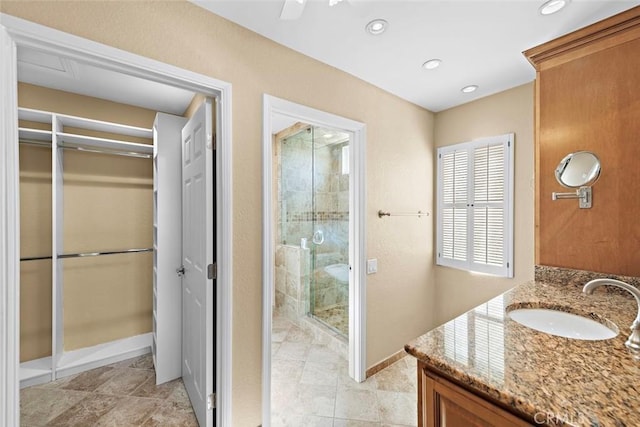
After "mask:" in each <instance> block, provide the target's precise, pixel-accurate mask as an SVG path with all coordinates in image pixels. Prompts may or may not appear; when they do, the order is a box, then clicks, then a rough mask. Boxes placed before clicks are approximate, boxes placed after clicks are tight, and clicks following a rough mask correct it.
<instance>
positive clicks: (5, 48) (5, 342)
mask: <svg viewBox="0 0 640 427" xmlns="http://www.w3.org/2000/svg"><path fill="white" fill-rule="evenodd" d="M18 46H30V47H33V48H37V49H39V50H44V51H49V52H52V53H58V54H63V55H65V56H68V57H71V58H74V59H78V60H80V61H83V62H88V63H90V64H92V65H95V66H99V67H102V68H107V69H110V70H114V71H119V72H123V73H126V74H130V75H134V76H138V77H141V78H144V79H147V80H153V81H157V82H162V83H166V84H170V85H173V86H177V87H181V88H184V89H188V90H192V91H195V92H198V93H202V94H203V95H205V96H210V97H213V98H215V99H216V101H217V108H216V122H217V126H216V144H217V147H216V148H217V149H216V151H215V162H216V197H217V199H218V203H217V208H216V212H215V213H214V215H215V216H216V218H215V221H216V229H217V233H216V236H217V238H216V253H217V265H218V271H217V287H216V297H217V301H216V390H215V392H216V402H215V403H216V417H215V425H216V426H218V427H226V426H231V419H232V417H231V409H232V401H231V398H232V394H231V391H232V390H231V385H232V335H231V333H232V288H231V284H232V261H231V254H232V213H233V212H232V206H233V205H232V181H231V178H232V169H231V168H232V138H231V129H232V117H231V111H232V108H231V100H232V91H231V84H230V83H228V82H224V81H221V80H217V79H214V78H211V77H208V76H205V75H203V74H198V73H194V72H192V71H189V70H185V69H182V68H179V67H175V66H173V65H169V64H165V63H163V62H160V61H156V60H153V59H150V58H146V57H143V56H140V55H136V54H133V53H130V52H127V51H124V50H120V49H117V48H114V47H111V46H107V45H104V44H101V43H97V42H94V41H91V40H88V39H84V38H81V37H78V36H75V35H72V34H69V33H64V32H62V31H58V30H55V29H52V28H49V27H45V26H43V25H40V24H36V23H33V22H30V21H27V20H24V19H20V18H16V17H14V16H11V15H6V14H2V13H0V53H1V54H2V55H1V56H2V58H3V61H2V65H1V68H0V71H1V73H0V93H1V94H2V96H1V99H0V123H2V130H1V131H0V170H1V172H0V377H2V378H5V379H6V380H4V381H3V382H2V384H0V425H18V424H19V419H20V410H19V399H20V392H19V387H20V378H19V372H20V369H19V368H20V362H19V361H20V358H19V351H20V329H19V328H20V264H19V260H20V200H19V189H20V188H19V165H18V102H17V99H18V93H17V91H18V75H17V57H16V53H17V47H18ZM211 220H212V221H213V220H214V218H211ZM211 333H213V331H211ZM207 427H213V426H207Z"/></svg>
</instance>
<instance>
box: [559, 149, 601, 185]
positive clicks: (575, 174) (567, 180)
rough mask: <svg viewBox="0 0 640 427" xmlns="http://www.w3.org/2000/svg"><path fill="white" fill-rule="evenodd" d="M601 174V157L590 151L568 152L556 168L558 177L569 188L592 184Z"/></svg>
mask: <svg viewBox="0 0 640 427" xmlns="http://www.w3.org/2000/svg"><path fill="white" fill-rule="evenodd" d="M599 176H600V159H598V156H596V155H595V154H593V153H592V152H590V151H578V152H575V153H571V154H568V155H567V156H566V157H565V158H564V159H562V160H561V161H560V164H559V165H558V167H557V168H556V179H557V180H558V182H559V183H560V185H563V186H565V187H568V188H579V187H583V186H585V185H587V186H589V185H592V184H593V183H594V182H596V181H597V180H598V177H599Z"/></svg>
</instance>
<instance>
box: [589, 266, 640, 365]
mask: <svg viewBox="0 0 640 427" xmlns="http://www.w3.org/2000/svg"><path fill="white" fill-rule="evenodd" d="M602 285H610V286H616V287H618V288H622V289H625V290H627V291H629V292H631V295H633V296H634V298H635V299H636V302H637V303H638V315H637V316H636V320H634V321H633V323H632V324H631V335H629V338H628V339H627V341H626V342H625V343H624V344H625V345H626V346H627V348H628V349H629V351H630V352H631V354H632V355H633V357H634V358H636V359H640V290H638V289H637V288H635V287H633V286H631V285H630V284H628V283H625V282H622V281H620V280H615V279H594V280H591V281H589V282H588V283H587V284H586V285H584V288H582V291H583V292H584V293H585V294H587V295H591V294H592V293H593V291H594V289H596V288H598V287H600V286H602Z"/></svg>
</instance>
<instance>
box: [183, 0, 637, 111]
mask: <svg viewBox="0 0 640 427" xmlns="http://www.w3.org/2000/svg"><path fill="white" fill-rule="evenodd" d="M194 3H196V4H198V5H199V6H201V7H203V8H205V9H207V10H210V11H212V12H213V13H216V14H218V15H220V16H223V17H224V18H227V19H229V20H231V21H233V22H236V23H237V24H239V25H242V26H243V27H246V28H248V29H250V30H253V31H255V32H257V33H259V34H262V35H263V36H265V37H267V38H270V39H272V40H274V41H276V42H278V43H280V44H283V45H285V46H288V47H290V48H292V49H294V50H296V51H299V52H301V53H303V54H305V55H308V56H311V57H313V58H315V59H317V60H319V61H322V62H324V63H327V64H329V65H332V66H334V67H336V68H339V69H341V70H344V71H346V72H348V73H350V74H352V75H354V76H357V77H359V78H361V79H363V80H365V81H367V82H370V83H371V84H373V85H375V86H378V87H380V88H382V89H384V90H386V91H388V92H391V93H393V94H395V95H397V96H399V97H401V98H404V99H406V100H408V101H410V102H413V103H415V104H418V105H420V106H423V107H424V108H427V109H429V110H431V111H434V112H437V111H442V110H445V109H447V108H450V107H453V106H456V105H460V104H463V103H466V102H469V101H471V100H473V99H477V98H481V97H484V96H487V95H490V94H493V93H497V92H501V91H503V90H506V89H509V88H511V87H515V86H518V85H521V84H524V83H526V82H530V81H532V80H533V79H534V78H535V73H534V69H533V67H532V66H531V65H530V64H529V63H528V62H527V60H526V59H525V57H524V56H523V55H522V51H524V50H526V49H529V48H531V47H534V46H537V45H539V44H541V43H544V42H547V41H549V40H552V39H554V38H556V37H558V36H561V35H564V34H567V33H569V32H572V31H573V30H576V29H578V28H581V27H584V26H586V25H588V24H591V23H594V22H597V21H600V20H601V19H604V18H606V17H609V16H611V15H614V14H616V13H618V12H621V11H623V10H627V9H630V8H632V7H634V6H637V5H639V4H640V1H638V0H624V1H614V0H573V1H572V2H571V3H569V5H568V6H567V7H566V8H565V9H563V10H561V11H560V12H558V13H557V14H555V15H549V16H542V15H540V14H539V13H538V9H539V7H540V5H541V4H542V3H543V1H542V0H499V1H485V0H468V1H463V0H440V1H437V0H395V1H390V0H386V1H384V0H345V1H343V2H341V3H338V4H337V5H335V6H329V0H306V5H305V7H304V10H303V13H302V16H301V17H300V18H299V19H296V20H281V19H280V12H281V10H282V7H283V4H284V0H209V1H198V0H195V1H194ZM377 18H382V19H385V20H386V21H388V23H389V26H388V30H387V31H386V32H385V33H384V34H382V35H380V36H372V35H370V34H368V33H366V32H365V30H364V28H365V25H366V24H367V23H368V22H369V21H371V20H373V19H377ZM431 58H439V59H442V61H443V63H442V65H441V66H440V67H439V68H437V69H435V70H430V71H429V70H425V69H423V68H422V64H423V63H424V62H425V61H426V60H428V59H431ZM471 84H475V85H478V86H479V89H478V90H477V91H476V92H474V93H472V94H464V93H462V92H461V91H460V89H461V88H462V87H463V86H466V85H471Z"/></svg>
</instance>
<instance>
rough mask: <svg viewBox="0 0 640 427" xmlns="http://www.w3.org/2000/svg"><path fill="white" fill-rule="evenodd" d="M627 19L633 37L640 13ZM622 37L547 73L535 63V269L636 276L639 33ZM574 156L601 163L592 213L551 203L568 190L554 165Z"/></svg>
mask: <svg viewBox="0 0 640 427" xmlns="http://www.w3.org/2000/svg"><path fill="white" fill-rule="evenodd" d="M626 16H627V17H629V16H631V17H632V18H633V17H634V16H635V18H633V19H635V22H636V23H635V24H634V25H631V26H629V28H630V29H629V31H632V32H633V33H634V34H639V32H638V31H637V28H639V27H640V19H638V16H640V8H635V9H634V10H632V11H631V12H628V13H626ZM633 19H631V21H629V20H628V19H627V20H626V21H625V22H627V24H628V23H629V22H633ZM614 21H615V19H614ZM600 26H602V25H601V24H600ZM582 33H583V34H584V31H583V32H582ZM627 36H628V34H626V35H625V34H620V40H622V42H621V43H619V44H616V43H615V42H612V38H611V37H607V38H606V40H600V41H599V40H597V39H596V40H595V41H593V42H592V43H606V45H607V46H606V48H604V49H593V47H592V46H589V45H587V46H585V47H584V49H586V50H588V54H586V55H580V51H579V50H578V51H575V50H574V51H572V59H571V60H570V61H561V60H559V59H558V57H557V56H556V57H554V61H556V63H557V65H555V66H552V67H548V66H547V67H545V66H544V63H542V64H536V66H537V68H538V78H537V82H536V90H537V102H536V109H537V112H536V113H537V129H536V134H537V138H536V139H537V142H536V144H537V149H536V152H537V156H538V159H537V168H536V180H537V189H538V194H539V197H538V200H537V206H536V210H537V212H536V214H537V223H536V229H537V233H536V254H537V259H536V263H537V264H542V265H551V266H559V267H567V268H575V269H581V270H590V271H598V272H604V273H611V274H620V275H628V276H640V221H639V220H638V218H639V216H640V167H639V162H640V97H639V96H638V93H639V90H640V72H638V70H640V35H639V36H638V37H637V38H635V39H632V40H629V37H627ZM614 40H615V38H614ZM547 65H548V64H547ZM579 150H588V151H592V152H594V153H595V154H596V155H597V156H598V157H599V158H600V160H601V164H602V172H601V176H600V180H599V181H598V182H596V183H595V184H594V186H593V207H592V208H591V209H579V208H578V201H577V200H557V201H552V200H551V193H552V192H554V191H570V189H565V188H564V187H562V186H561V185H560V184H558V183H557V181H556V179H555V175H554V170H555V168H556V166H557V165H558V163H559V161H560V160H561V159H562V158H563V157H564V156H565V155H566V154H568V153H570V152H574V151H579Z"/></svg>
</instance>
